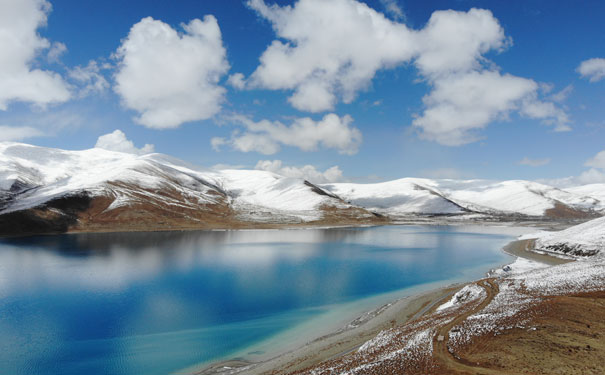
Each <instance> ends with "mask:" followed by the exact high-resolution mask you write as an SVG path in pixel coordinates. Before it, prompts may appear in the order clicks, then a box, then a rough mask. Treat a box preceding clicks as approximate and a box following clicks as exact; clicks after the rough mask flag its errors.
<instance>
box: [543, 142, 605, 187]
mask: <svg viewBox="0 0 605 375" xmlns="http://www.w3.org/2000/svg"><path fill="white" fill-rule="evenodd" d="M584 165H585V166H586V167H591V168H590V169H588V170H585V171H583V172H582V173H580V175H578V176H570V177H564V178H559V179H553V180H542V181H541V182H543V183H546V184H548V185H551V186H557V187H560V188H567V187H572V186H579V185H587V184H598V183H605V150H603V151H600V152H598V153H597V154H596V155H595V156H593V157H592V158H590V159H588V160H587V161H586V162H585V163H584Z"/></svg>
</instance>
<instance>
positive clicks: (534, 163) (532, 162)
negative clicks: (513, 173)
mask: <svg viewBox="0 0 605 375" xmlns="http://www.w3.org/2000/svg"><path fill="white" fill-rule="evenodd" d="M548 163H550V158H544V159H530V158H528V157H527V156H526V157H524V158H523V159H521V160H519V165H527V166H530V167H541V166H543V165H546V164H548Z"/></svg>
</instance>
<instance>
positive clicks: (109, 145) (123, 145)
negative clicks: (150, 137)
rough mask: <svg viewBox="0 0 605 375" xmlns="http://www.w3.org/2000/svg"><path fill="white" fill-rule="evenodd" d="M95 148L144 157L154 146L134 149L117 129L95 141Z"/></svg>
mask: <svg viewBox="0 0 605 375" xmlns="http://www.w3.org/2000/svg"><path fill="white" fill-rule="evenodd" d="M95 147H96V148H102V149H105V150H109V151H118V152H126V153H128V154H136V155H145V154H149V153H152V152H153V151H154V148H155V147H154V145H150V144H146V145H145V146H143V147H141V148H136V147H135V146H134V143H132V141H131V140H129V139H127V138H126V134H124V132H123V131H121V130H119V129H117V130H114V131H113V132H112V133H109V134H105V135H102V136H100V137H99V138H98V139H97V144H95Z"/></svg>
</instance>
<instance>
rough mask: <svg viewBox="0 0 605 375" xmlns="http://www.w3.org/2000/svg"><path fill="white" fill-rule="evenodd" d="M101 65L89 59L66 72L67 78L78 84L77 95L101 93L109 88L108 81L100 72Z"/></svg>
mask: <svg viewBox="0 0 605 375" xmlns="http://www.w3.org/2000/svg"><path fill="white" fill-rule="evenodd" d="M102 68H103V66H101V65H99V63H97V62H96V61H94V60H90V61H89V62H88V65H86V66H76V67H75V68H73V69H71V70H70V71H69V73H68V76H69V78H71V79H72V80H73V81H75V82H76V83H77V84H78V86H79V92H78V96H80V97H85V96H88V95H90V94H93V93H94V94H101V93H103V92H105V90H107V89H108V88H109V82H107V79H106V78H105V76H104V75H103V74H102V72H101V70H102Z"/></svg>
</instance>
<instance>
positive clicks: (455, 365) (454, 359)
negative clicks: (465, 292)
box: [433, 279, 501, 375]
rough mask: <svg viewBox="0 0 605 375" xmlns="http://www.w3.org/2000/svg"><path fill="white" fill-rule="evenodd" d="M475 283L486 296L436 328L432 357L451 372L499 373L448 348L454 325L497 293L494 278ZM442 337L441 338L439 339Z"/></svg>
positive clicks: (481, 308) (476, 310) (487, 374)
mask: <svg viewBox="0 0 605 375" xmlns="http://www.w3.org/2000/svg"><path fill="white" fill-rule="evenodd" d="M477 285H479V286H481V287H482V288H483V289H485V291H486V293H487V297H486V298H485V299H484V300H483V301H482V302H481V303H480V304H479V305H478V306H477V307H475V308H474V309H472V310H470V311H467V312H466V313H464V314H461V315H459V316H457V317H456V319H454V320H452V321H451V322H450V323H448V324H446V325H444V326H443V327H441V328H439V330H437V334H436V335H435V337H434V338H433V348H434V352H433V353H434V358H435V359H436V360H437V361H438V362H439V363H440V364H441V365H442V366H443V367H444V368H445V369H447V370H448V371H449V372H448V373H453V374H469V373H470V374H482V375H483V374H485V375H492V374H501V372H498V371H494V370H491V369H486V368H482V367H478V366H473V364H472V363H470V362H469V361H465V360H464V359H463V358H460V357H458V356H457V355H456V354H455V353H452V352H450V350H449V345H448V342H449V338H450V331H451V329H452V328H454V327H455V326H457V325H459V324H460V323H462V322H463V321H464V320H466V318H468V317H469V316H471V315H473V314H476V313H478V312H479V311H481V310H483V309H484V308H485V307H487V305H489V303H490V302H491V301H492V300H493V299H494V297H495V296H496V295H497V294H498V292H499V288H498V284H497V283H496V282H495V281H494V279H486V280H480V281H478V282H477ZM439 338H442V340H439Z"/></svg>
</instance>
